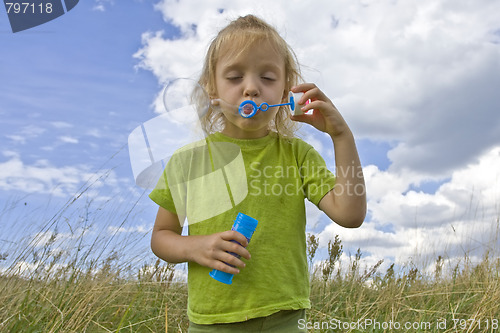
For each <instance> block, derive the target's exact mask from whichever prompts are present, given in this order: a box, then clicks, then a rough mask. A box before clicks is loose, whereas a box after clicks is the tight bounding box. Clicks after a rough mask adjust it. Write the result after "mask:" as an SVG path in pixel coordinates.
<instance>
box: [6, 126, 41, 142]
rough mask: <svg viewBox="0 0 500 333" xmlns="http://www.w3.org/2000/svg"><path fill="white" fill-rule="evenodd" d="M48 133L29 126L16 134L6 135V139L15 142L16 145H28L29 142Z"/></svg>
mask: <svg viewBox="0 0 500 333" xmlns="http://www.w3.org/2000/svg"><path fill="white" fill-rule="evenodd" d="M46 131H47V129H45V128H42V127H39V126H35V125H28V126H24V127H22V128H21V129H20V130H19V131H18V132H17V133H15V134H6V135H5V137H7V138H8V139H10V140H12V141H14V142H15V143H19V144H26V143H27V142H28V141H29V140H33V139H36V138H38V137H40V136H41V135H42V134H43V133H45V132H46Z"/></svg>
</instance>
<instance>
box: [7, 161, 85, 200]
mask: <svg viewBox="0 0 500 333" xmlns="http://www.w3.org/2000/svg"><path fill="white" fill-rule="evenodd" d="M5 156H6V157H8V159H7V160H6V161H5V162H1V163H0V189H1V190H4V191H21V192H26V193H45V194H52V195H55V196H66V195H68V194H69V195H72V194H75V193H76V191H77V190H78V188H79V186H81V184H82V183H84V182H86V181H88V180H89V179H91V178H92V177H94V174H93V173H91V172H89V171H88V170H87V167H85V166H65V167H55V166H53V165H51V164H50V163H49V162H48V161H46V160H38V161H37V162H35V163H34V164H33V165H26V164H25V163H24V162H23V161H22V160H21V157H20V156H19V155H18V154H15V153H13V152H10V153H9V154H7V155H5Z"/></svg>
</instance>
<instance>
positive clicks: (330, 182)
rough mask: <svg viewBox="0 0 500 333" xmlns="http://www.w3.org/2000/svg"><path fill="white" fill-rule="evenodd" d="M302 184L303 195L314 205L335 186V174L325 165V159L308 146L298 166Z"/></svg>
mask: <svg viewBox="0 0 500 333" xmlns="http://www.w3.org/2000/svg"><path fill="white" fill-rule="evenodd" d="M300 173H301V177H302V186H303V191H304V195H305V197H306V198H307V199H308V200H309V201H311V202H312V203H313V204H315V205H316V206H318V205H319V202H320V201H321V199H322V198H323V197H324V196H325V195H326V194H327V193H328V192H330V191H331V190H332V189H333V187H334V186H335V175H334V174H333V173H332V172H331V171H330V170H328V168H327V167H326V163H325V160H324V159H323V157H321V155H320V154H319V153H318V152H317V151H316V150H315V149H314V148H312V147H311V148H310V149H309V150H308V151H307V153H306V154H305V157H304V159H303V162H302V164H301V166H300Z"/></svg>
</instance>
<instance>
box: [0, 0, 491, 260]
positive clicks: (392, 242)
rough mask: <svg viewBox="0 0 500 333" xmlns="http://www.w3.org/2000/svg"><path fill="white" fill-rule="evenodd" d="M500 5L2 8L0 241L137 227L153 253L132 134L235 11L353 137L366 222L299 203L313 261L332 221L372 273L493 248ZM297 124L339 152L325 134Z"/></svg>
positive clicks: (334, 231) (219, 0)
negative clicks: (283, 53)
mask: <svg viewBox="0 0 500 333" xmlns="http://www.w3.org/2000/svg"><path fill="white" fill-rule="evenodd" d="M499 12H500V3H499V2H498V1H494V0H478V1H474V2H472V1H465V0H458V1H449V0H432V1H431V0H421V1H416V0H411V1H395V0H381V1H374V0H360V1H352V0H340V1H339V0H335V1H326V0H321V1H310V2H306V1H295V0H293V1H290V0H289V1H284V0H277V1H273V2H270V1H261V0H257V1H252V2H235V1H228V0H210V1H204V2H199V1H193V0H181V1H171V0H161V1H140V0H129V1H127V2H126V3H123V2H118V1H113V0H107V1H106V0H94V1H80V2H79V4H78V5H77V6H76V7H75V8H74V9H73V10H71V11H70V12H68V13H66V14H65V15H63V16H61V17H59V18H57V19H55V20H53V21H51V22H48V23H46V24H43V25H41V26H38V27H35V28H32V29H29V30H26V31H22V32H18V33H15V34H14V33H12V31H11V30H10V26H9V23H8V19H7V15H6V14H5V13H4V12H3V11H2V12H1V13H0V39H1V45H2V46H1V48H2V52H1V55H0V119H1V121H0V202H1V203H2V204H1V206H3V213H2V207H1V206H0V214H2V216H1V217H0V223H1V225H0V231H2V233H1V235H2V236H0V253H3V252H5V253H8V252H9V251H11V250H10V249H12V248H13V247H14V246H15V244H16V243H17V242H20V241H21V240H22V239H30V238H33V237H39V239H40V240H39V243H40V244H43V242H44V241H45V240H46V239H47V237H46V236H47V235H50V234H54V233H55V232H56V231H55V230H58V231H57V233H58V237H59V238H61V239H62V238H64V237H66V238H70V237H71V235H72V234H75V233H76V231H75V230H86V231H85V232H88V234H87V235H92V233H95V234H97V233H99V230H102V232H104V233H109V234H110V235H117V234H120V235H125V234H126V235H128V236H127V237H130V238H133V236H132V235H134V234H137V235H139V236H138V237H139V238H140V239H141V241H140V242H138V243H137V244H134V246H139V247H140V246H144V248H145V249H146V251H147V245H148V237H149V232H150V229H151V227H152V223H153V221H154V216H155V213H156V206H155V205H154V204H153V203H151V202H150V201H149V200H148V199H147V198H145V194H147V192H145V191H144V190H142V189H141V188H139V187H138V186H136V185H135V183H134V176H133V173H132V170H131V166H130V158H129V154H128V147H127V138H128V135H129V134H130V133H131V132H132V131H133V130H134V129H135V128H137V126H140V124H142V123H144V122H146V121H148V120H150V119H152V118H155V117H157V116H158V115H159V114H161V113H162V112H164V109H163V105H162V103H161V101H160V96H161V91H162V89H163V87H164V85H165V84H166V83H168V82H169V81H171V80H173V79H175V78H179V77H187V78H193V79H196V78H197V76H198V75H199V72H200V70H201V64H202V60H203V57H204V55H205V52H206V48H207V45H208V43H209V42H210V40H211V39H212V38H213V37H214V36H215V34H216V33H217V31H218V30H220V29H221V28H222V27H224V26H225V25H226V24H227V23H228V22H229V21H230V20H232V19H234V18H236V17H237V16H240V15H245V14H255V15H258V16H260V17H262V18H263V19H265V20H266V21H267V22H269V23H270V24H272V25H273V26H274V27H276V28H277V30H278V31H279V32H280V33H281V35H282V36H283V37H284V38H285V39H286V40H287V42H288V43H289V44H290V46H291V47H292V48H293V49H294V51H295V52H296V54H297V57H298V59H299V62H300V63H301V65H302V72H303V75H304V78H305V80H306V81H311V82H315V83H316V84H317V85H318V86H319V87H320V88H321V89H322V90H323V91H324V92H325V93H326V94H327V95H328V96H329V97H330V98H331V100H332V101H333V102H334V104H335V105H336V106H337V108H338V109H339V111H340V112H341V113H342V115H343V116H344V118H345V119H346V121H347V123H348V124H349V126H350V127H351V130H352V131H353V133H354V135H355V138H356V142H357V146H358V151H359V154H360V158H361V162H362V164H363V170H364V175H365V179H366V185H367V198H368V214H367V218H366V220H365V223H364V224H363V225H362V227H360V228H359V229H353V230H348V229H343V228H341V227H339V226H337V225H335V224H332V223H331V222H329V221H328V220H327V219H326V217H325V216H324V215H323V214H321V213H320V212H319V211H318V210H317V209H316V208H315V207H313V206H312V205H310V204H308V205H307V208H308V232H311V233H314V234H315V235H317V236H318V237H319V239H320V251H319V253H318V259H321V258H324V257H325V255H326V246H327V243H328V241H329V240H332V239H333V238H334V237H335V235H339V236H340V238H341V240H342V242H343V244H344V249H345V253H344V255H343V260H344V262H348V261H349V256H350V255H354V253H355V252H356V250H357V249H358V248H360V249H361V251H362V253H363V260H364V262H365V263H366V265H368V266H370V265H374V264H375V263H376V262H377V261H378V260H380V259H384V264H383V265H382V266H381V267H382V269H383V268H387V267H388V266H389V265H390V264H391V263H392V262H395V263H397V264H398V265H400V266H402V267H405V266H406V267H409V266H411V265H412V264H422V263H423V264H424V265H430V264H432V263H433V262H435V260H436V258H437V257H438V256H442V257H443V258H445V262H446V265H447V266H448V268H450V269H451V268H453V267H454V265H456V264H457V263H460V262H461V261H462V260H463V259H464V257H465V256H467V257H468V258H470V259H471V260H480V258H481V257H482V256H483V254H484V253H485V252H486V251H488V250H489V251H491V252H493V253H498V250H499V246H500V237H499V236H500V235H499V233H500V226H499V219H500V186H499V182H500V179H499V178H500V171H499V169H500V168H499V166H500V112H499V111H500V110H499V109H500V95H499V94H498V91H500V20H498V13H499ZM300 135H301V137H302V138H303V139H304V140H306V141H307V142H309V143H311V144H312V145H313V146H314V147H315V148H316V149H317V150H318V151H319V152H320V153H321V154H322V156H323V157H324V158H325V160H326V161H327V163H328V164H329V165H331V166H333V165H334V160H333V151H332V144H331V141H329V139H328V138H327V137H326V135H324V134H323V133H320V132H318V131H316V130H314V129H311V128H308V127H306V126H303V127H302V128H301V131H300ZM75 198H77V199H78V200H76V203H75ZM68 203H71V205H68ZM68 206H70V209H67V207H68ZM65 207H66V208H65ZM85 207H91V209H92V212H93V214H94V220H92V221H93V222H92V223H90V222H88V221H89V219H87V220H85V219H84V218H82V216H83V213H82V212H83V211H84V210H85ZM104 211H106V212H107V213H106V214H107V215H103V214H104V213H102V214H101V213H96V212H104ZM129 213H131V216H133V218H126V219H124V218H122V217H123V216H129V215H127V214H129ZM103 216H104V217H105V218H103ZM54 217H58V218H56V219H55V218H54ZM103 219H105V220H106V221H102V220H103ZM61 221H71V222H65V223H63V222H61ZM82 221H83V222H82ZM85 221H87V222H85ZM100 224H102V225H100ZM68 229H71V230H73V233H72V232H69V231H68ZM5 231H9V232H13V234H14V235H15V236H13V237H7V236H5V233H4V232H5ZM81 232H84V231H81ZM40 235H42V236H44V237H41V236H40ZM130 238H129V239H130ZM2 251H3V252H2ZM429 269H430V268H429Z"/></svg>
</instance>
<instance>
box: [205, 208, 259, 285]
mask: <svg viewBox="0 0 500 333" xmlns="http://www.w3.org/2000/svg"><path fill="white" fill-rule="evenodd" d="M257 222H258V221H257V220H256V219H254V218H252V217H250V216H248V215H245V214H243V213H238V215H237V216H236V219H235V220H234V224H233V227H232V228H231V230H234V231H238V232H239V233H241V234H243V236H245V237H246V239H247V241H248V242H249V243H250V239H251V238H252V235H253V233H254V231H255V228H256V227H257ZM234 242H236V241H234ZM238 244H239V243H238ZM231 254H232V255H233V256H235V257H237V258H239V257H240V256H239V255H237V254H235V253H231ZM233 275H234V274H229V273H226V272H222V271H218V270H216V269H214V270H212V271H211V272H210V276H211V277H213V278H214V279H216V280H217V281H219V282H222V283H225V284H232V283H233Z"/></svg>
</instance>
